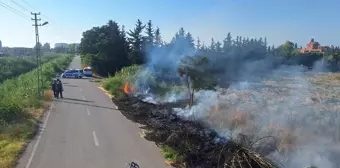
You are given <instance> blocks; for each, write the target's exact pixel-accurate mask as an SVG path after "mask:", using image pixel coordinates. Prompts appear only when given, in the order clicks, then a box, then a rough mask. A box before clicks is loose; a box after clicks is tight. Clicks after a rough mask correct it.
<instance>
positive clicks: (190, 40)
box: [185, 32, 195, 48]
mask: <svg viewBox="0 0 340 168" xmlns="http://www.w3.org/2000/svg"><path fill="white" fill-rule="evenodd" d="M185 40H186V41H187V43H188V47H191V48H194V47H195V40H194V38H193V37H192V35H191V33H189V32H188V33H187V34H186V35H185Z"/></svg>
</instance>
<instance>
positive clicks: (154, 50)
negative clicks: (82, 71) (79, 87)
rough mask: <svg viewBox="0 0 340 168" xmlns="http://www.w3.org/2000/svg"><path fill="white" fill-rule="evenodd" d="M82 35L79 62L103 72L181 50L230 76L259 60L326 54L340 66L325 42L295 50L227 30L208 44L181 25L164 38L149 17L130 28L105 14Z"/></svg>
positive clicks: (164, 62) (158, 60)
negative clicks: (319, 48)
mask: <svg viewBox="0 0 340 168" xmlns="http://www.w3.org/2000/svg"><path fill="white" fill-rule="evenodd" d="M82 36H83V37H82V39H81V43H80V45H79V48H78V51H79V53H80V54H81V57H82V61H83V64H84V65H90V66H92V67H93V70H94V71H95V72H96V73H97V74H99V75H101V76H109V75H113V74H115V73H116V72H117V71H119V70H120V69H121V68H123V67H125V66H129V65H132V64H139V65H142V64H145V63H148V64H150V62H152V64H153V68H157V66H159V67H163V68H166V67H168V68H170V69H171V67H173V65H172V64H175V62H176V61H178V60H179V59H178V57H179V56H183V55H194V54H196V55H203V56H205V57H207V58H209V60H211V61H210V62H212V63H214V67H215V68H216V71H229V72H230V71H233V73H234V76H236V75H239V73H241V72H240V71H243V69H242V68H248V69H249V66H248V67H245V65H247V64H245V63H249V62H251V63H254V62H256V61H258V60H262V62H263V64H265V63H268V64H270V66H274V67H275V66H278V65H282V64H288V65H304V66H306V67H312V66H313V64H314V63H315V61H317V60H320V59H325V60H326V62H327V63H328V65H330V66H331V67H332V69H333V70H339V67H340V66H339V65H340V57H339V53H340V52H339V48H338V47H334V48H328V49H327V51H325V52H324V53H299V52H297V49H298V46H297V44H296V43H293V42H290V41H287V42H285V43H284V44H282V45H280V46H277V47H275V46H269V45H268V43H267V38H265V37H264V38H263V37H261V38H248V37H241V36H236V38H233V37H232V35H231V33H227V35H226V37H225V38H224V40H223V41H217V40H215V39H214V38H212V39H211V41H210V44H204V43H203V42H201V41H200V39H199V37H197V38H194V37H193V35H192V34H191V33H190V32H186V31H185V30H184V28H180V29H179V30H178V32H177V33H176V34H175V35H174V37H173V39H172V40H171V41H170V42H165V41H163V40H162V37H161V31H160V29H159V28H158V27H155V26H154V25H153V23H152V21H151V20H149V21H148V22H146V24H144V23H143V22H142V21H141V20H139V19H138V20H137V22H136V24H135V27H134V28H133V29H132V30H128V31H127V30H125V27H124V25H119V24H118V23H117V22H115V21H112V20H109V21H108V23H107V24H105V25H102V26H98V27H93V28H92V29H90V30H87V31H85V32H83V34H82ZM263 60H265V61H263ZM240 65H242V66H240ZM226 66H227V67H226ZM267 66H268V65H267ZM219 68H220V69H219ZM230 75H231V76H232V74H229V77H230Z"/></svg>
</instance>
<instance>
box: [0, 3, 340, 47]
mask: <svg viewBox="0 0 340 168" xmlns="http://www.w3.org/2000/svg"><path fill="white" fill-rule="evenodd" d="M0 2H2V3H4V4H6V5H8V6H10V7H12V8H14V9H16V10H17V11H20V12H21V13H23V14H24V15H25V16H24V17H21V16H18V15H17V14H15V13H14V12H11V11H10V10H8V9H6V8H4V7H3V6H0V7H1V8H2V10H0V14H1V15H3V16H8V17H6V18H4V21H3V22H7V23H11V24H8V25H7V26H6V27H1V28H0V40H1V41H2V45H3V46H4V47H30V48H31V47H33V46H34V45H35V37H34V36H35V34H34V27H33V26H32V24H33V21H32V20H30V19H29V18H28V16H29V17H31V15H30V13H29V11H33V10H34V11H38V12H41V14H42V15H40V16H41V18H42V21H41V23H42V22H43V21H48V22H49V24H48V25H46V26H44V27H39V35H40V42H41V43H42V44H44V43H46V42H48V43H50V45H51V47H54V44H55V43H80V39H81V37H82V33H83V32H84V31H86V30H89V29H91V28H92V27H96V26H102V25H104V24H106V23H107V22H108V21H109V20H113V21H115V22H117V23H118V24H119V25H120V26H121V25H125V27H126V30H130V29H133V28H134V24H135V23H136V21H137V19H140V20H141V21H142V22H143V23H144V24H145V23H146V22H147V21H148V20H151V21H152V22H153V25H154V28H156V27H159V28H160V31H161V35H162V38H163V40H165V41H167V42H168V41H170V40H171V39H172V37H173V36H174V35H175V33H176V32H177V31H178V30H179V28H180V27H183V28H184V30H186V32H190V33H191V34H192V35H193V37H194V38H195V40H197V37H199V38H200V40H201V41H203V42H204V43H205V44H206V45H209V44H210V40H211V38H214V39H215V41H222V40H223V39H224V38H225V37H226V35H227V33H228V32H231V34H232V37H233V38H236V36H242V37H250V38H260V37H262V38H264V37H266V38H267V41H268V44H269V45H275V46H278V45H281V44H283V43H284V42H285V41H287V40H288V41H292V42H294V43H297V44H298V46H302V47H305V45H306V43H307V42H308V41H309V40H310V39H311V38H314V39H315V40H316V41H318V42H319V43H320V44H321V45H322V46H329V45H335V46H339V45H340V39H338V38H337V36H339V35H340V33H339V32H338V30H339V29H340V22H337V20H339V19H337V18H336V15H335V14H336V11H337V8H338V7H339V6H340V2H337V1H335V0H326V1H324V2H323V3H321V4H320V3H319V1H316V0H310V1H307V0H301V1H299V2H295V1H292V0H288V1H285V2H273V1H268V0H262V1H257V2H254V1H249V0H244V1H231V0H228V1H223V0H213V1H203V0H202V1H198V2H197V1H194V0H187V1H185V2H180V1H179V0H175V1H170V0H164V1H156V2H150V1H145V2H143V3H140V1H136V0H126V1H117V0H116V1H112V2H109V1H103V2H100V3H98V2H94V1H89V0H86V1H80V0H75V1H66V0H60V1H49V2H38V1H37V0H26V1H24V0H16V1H15V2H16V3H13V2H11V1H6V2H3V1H0ZM26 2H27V3H26ZM18 4H19V5H18ZM65 4H66V5H65ZM136 4H138V5H136ZM292 4H294V5H292ZM329 4H332V5H329ZM152 5H153V6H152ZM76 9H77V11H75V10H76ZM94 9H95V10H94ZM284 11H286V12H284ZM315 11H316V12H317V15H316V14H315ZM308 16H313V17H308ZM207 25H208V26H207ZM12 30H15V32H13V31H12Z"/></svg>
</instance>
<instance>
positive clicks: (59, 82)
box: [57, 79, 64, 98]
mask: <svg viewBox="0 0 340 168" xmlns="http://www.w3.org/2000/svg"><path fill="white" fill-rule="evenodd" d="M63 91H64V88H63V84H62V83H61V81H60V79H57V92H58V93H57V95H58V96H59V94H60V98H63Z"/></svg>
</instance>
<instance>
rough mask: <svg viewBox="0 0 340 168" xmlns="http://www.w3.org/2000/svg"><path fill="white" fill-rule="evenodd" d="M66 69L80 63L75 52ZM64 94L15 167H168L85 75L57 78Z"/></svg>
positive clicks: (49, 112)
mask: <svg viewBox="0 0 340 168" xmlns="http://www.w3.org/2000/svg"><path fill="white" fill-rule="evenodd" d="M70 68H80V58H79V57H76V58H75V59H74V60H73V62H72V63H71V65H70ZM62 82H63V83H64V90H65V91H64V98H63V99H59V100H55V101H54V102H53V105H52V108H51V110H50V111H48V112H47V113H46V114H45V119H44V122H43V123H42V124H41V125H42V128H41V129H40V130H41V131H40V133H39V134H38V135H37V136H36V137H35V139H34V140H32V142H31V143H30V144H29V145H28V147H27V149H26V151H25V152H24V154H23V155H22V157H21V159H20V160H19V163H18V165H17V168H123V167H127V166H126V164H127V163H128V162H131V161H134V162H136V163H138V164H139V165H140V167H141V168H163V167H168V166H167V165H165V163H164V158H163V157H162V155H161V153H160V151H159V149H158V148H157V147H156V145H154V144H153V143H152V142H149V141H146V140H145V139H143V138H141V137H140V134H139V132H140V129H139V128H138V125H137V124H135V123H132V122H131V121H129V120H127V119H126V118H125V117H124V116H123V115H122V114H120V112H119V111H117V110H115V106H114V105H113V104H112V102H111V100H110V98H109V97H108V96H106V95H105V94H104V93H103V92H101V91H100V89H99V88H98V84H97V83H94V82H91V81H90V79H62Z"/></svg>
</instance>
